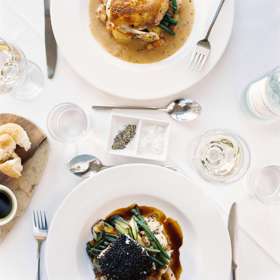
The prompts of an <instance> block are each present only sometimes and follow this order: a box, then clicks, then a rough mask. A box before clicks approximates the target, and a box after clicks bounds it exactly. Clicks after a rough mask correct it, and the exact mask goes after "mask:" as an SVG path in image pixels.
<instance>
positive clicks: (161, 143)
mask: <svg viewBox="0 0 280 280" xmlns="http://www.w3.org/2000/svg"><path fill="white" fill-rule="evenodd" d="M129 124H132V125H136V134H135V136H134V138H133V139H132V140H131V141H130V143H129V144H128V145H127V146H126V148H125V149H119V150H113V149H112V144H113V142H114V138H115V137H116V135H117V134H118V133H119V132H120V131H121V130H123V129H124V128H125V127H126V126H127V125H129ZM169 134H170V123H169V122H166V121H159V120H155V119H151V118H143V117H134V116H133V117H132V116H129V115H126V114H119V113H112V116H111V125H110V130H109V136H108V144H107V152H108V153H110V154H112V155H119V156H127V157H134V158H142V159H150V160H157V161H165V160H166V158H167V152H168V144H169Z"/></svg>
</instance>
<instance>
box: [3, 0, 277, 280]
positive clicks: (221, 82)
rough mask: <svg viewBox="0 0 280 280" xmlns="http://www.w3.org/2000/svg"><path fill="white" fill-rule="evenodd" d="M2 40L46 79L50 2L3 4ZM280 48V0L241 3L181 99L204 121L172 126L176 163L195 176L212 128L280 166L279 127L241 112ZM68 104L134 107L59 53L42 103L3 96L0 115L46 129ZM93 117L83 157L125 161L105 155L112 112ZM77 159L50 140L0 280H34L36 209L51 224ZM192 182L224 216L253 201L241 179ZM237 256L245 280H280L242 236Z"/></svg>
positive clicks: (8, 243) (257, 158)
mask: <svg viewBox="0 0 280 280" xmlns="http://www.w3.org/2000/svg"><path fill="white" fill-rule="evenodd" d="M208 1H211V0H208ZM70 2H71V1H70ZM70 2H69V3H70ZM65 12H67V8H66V9H65ZM70 32H71V31H70ZM0 36H3V37H4V38H6V39H11V40H15V41H16V42H17V44H18V45H19V46H21V47H22V48H23V50H24V51H25V52H26V54H27V56H28V57H29V58H30V59H31V60H34V61H35V62H36V63H38V64H39V65H40V66H41V67H42V69H43V70H44V72H45V73H46V66H45V52H44V33H43V1H36V0H25V1H22V0H13V1H9V0H0ZM279 50H280V4H279V1H278V0H266V1H264V0H246V1H242V0H236V17H235V24H234V30H233V35H232V38H231V41H230V44H229V47H228V49H227V50H226V52H225V54H224V56H223V58H222V59H221V61H220V62H219V64H218V65H217V67H216V68H215V69H214V70H213V71H212V72H211V73H210V75H208V76H207V77H206V78H205V79H204V80H203V81H201V82H200V83H199V84H198V85H196V86H194V87H193V88H191V89H189V90H188V91H185V92H183V93H181V94H180V96H189V97H191V98H193V99H196V100H197V101H199V102H200V103H201V105H202V107H203V115H202V116H201V118H200V119H199V120H198V121H196V122H193V123H191V124H176V123H173V124H172V125H173V129H172V133H173V134H172V136H173V137H171V144H170V151H169V160H170V161H171V162H176V163H177V164H178V165H179V166H181V167H182V168H184V169H186V170H189V169H190V167H189V160H188V156H187V155H188V146H189V143H190V141H191V140H192V139H193V138H194V137H195V136H197V135H199V134H201V133H202V132H204V131H205V130H207V129H211V128H227V129H232V130H234V131H236V132H237V133H239V134H240V135H242V136H243V137H244V138H245V139H246V140H247V142H248V143H249V145H250V149H251V152H252V167H256V166H261V165H266V164H280V156H279V139H280V130H279V122H274V123H264V122H261V121H258V120H256V119H254V118H252V117H250V115H248V114H247V113H246V112H245V111H243V107H242V106H241V104H242V93H243V90H244V87H245V86H246V84H247V83H248V82H250V81H251V80H253V79H255V78H256V77H258V76H259V75H262V74H263V73H265V72H266V71H268V70H270V69H272V68H273V67H275V66H276V65H277V64H278V65H279V64H280V51H279ZM64 101H71V102H75V103H77V104H79V105H81V106H82V107H83V108H85V110H88V111H89V112H90V104H120V105H121V104H122V105H123V104H134V103H133V102H131V101H124V100H120V99H116V98H113V97H110V96H107V95H104V94H102V93H100V92H98V91H97V90H96V89H94V88H93V87H91V86H90V85H88V84H87V83H86V82H84V81H83V80H82V79H81V78H79V77H78V76H77V75H76V73H75V72H74V71H73V70H72V69H71V68H70V67H69V65H68V64H67V62H66V61H65V60H64V58H63V56H62V54H61V53H59V59H58V65H57V72H56V75H55V78H54V79H53V80H52V81H49V80H46V84H45V88H44V90H43V92H42V94H41V96H40V97H39V98H38V99H36V100H34V101H32V102H26V103H24V102H20V101H17V100H15V99H13V98H11V97H10V96H1V97H0V112H10V113H17V114H19V115H22V116H25V117H27V118H29V119H31V120H33V121H34V122H36V123H37V124H38V125H39V126H41V127H42V128H43V129H46V117H47V114H48V112H49V110H50V109H51V108H52V107H53V106H54V105H55V104H57V103H59V102H64ZM167 101H168V100H158V101H155V102H153V104H152V105H164V104H166V102H167ZM143 104H145V102H143ZM91 116H92V120H93V129H92V134H91V135H90V137H88V138H87V139H85V140H84V143H81V144H80V148H79V149H80V151H81V152H92V153H94V154H96V155H98V156H99V157H100V158H101V159H102V160H103V161H104V162H105V163H110V164H112V163H121V162H125V161H126V160H125V159H123V158H117V157H109V156H108V155H107V154H106V153H105V145H106V144H105V143H106V139H105V135H106V134H105V133H106V129H107V127H108V114H105V113H98V114H97V113H95V114H91ZM160 117H162V118H166V116H160ZM50 140H51V139H50ZM70 153H71V151H68V150H67V149H65V147H64V146H62V145H60V144H58V143H56V142H52V141H51V153H50V159H49V164H48V167H47V170H46V172H45V175H44V178H43V180H42V182H41V184H40V185H39V187H38V189H37V191H36V193H35V196H34V199H33V201H32V203H31V206H30V208H29V209H28V211H27V212H26V214H25V215H24V217H23V218H22V219H21V220H20V222H19V223H18V224H17V226H16V228H15V229H14V230H13V231H12V232H11V233H10V235H9V236H8V238H7V239H6V240H5V242H4V243H3V244H2V245H1V247H0V278H1V279H5V280H19V279H24V280H30V279H34V276H35V252H36V251H35V242H34V240H33V236H32V223H31V211H32V209H33V208H44V209H47V211H48V216H49V219H51V218H52V216H53V214H54V212H55V211H56V209H57V207H58V206H59V204H60V203H61V201H62V200H63V198H64V197H65V196H66V195H67V194H68V193H69V192H70V191H71V190H72V189H73V188H74V187H75V186H76V185H77V183H78V182H79V179H77V178H74V177H73V176H72V175H71V174H69V173H68V171H67V170H66V168H65V162H66V159H67V158H69V156H70ZM189 176H191V177H193V180H194V181H197V182H199V184H200V185H201V187H202V188H203V189H204V190H205V191H207V192H208V193H209V195H210V196H211V197H212V198H213V199H215V200H216V201H217V202H218V203H219V205H220V206H221V209H224V212H226V211H227V210H228V208H229V206H230V204H231V203H232V202H233V201H235V200H239V199H242V198H244V197H245V196H246V191H245V187H244V182H242V181H241V182H238V183H236V184H234V185H229V186H215V185H210V184H207V183H204V182H202V181H201V180H200V179H199V178H198V176H197V175H195V174H193V173H191V174H189ZM279 214H280V213H278V218H279ZM275 218H277V213H276V215H275ZM279 242H280V237H279ZM238 255H239V257H238V263H239V278H238V279H239V280H263V279H267V280H279V279H280V265H279V264H277V263H276V262H275V261H274V260H273V259H272V258H270V257H269V255H267V254H266V253H265V252H264V251H263V250H262V249H261V248H260V247H259V246H258V245H257V243H256V242H255V241H254V240H252V239H251V238H250V237H249V235H248V234H247V233H246V232H244V231H242V230H240V232H239V242H238ZM58 261H59V255H58ZM43 276H44V277H43V279H47V277H46V274H45V271H43ZM65 278H67V276H65ZM213 280H215V279H213Z"/></svg>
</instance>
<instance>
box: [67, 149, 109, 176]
mask: <svg viewBox="0 0 280 280" xmlns="http://www.w3.org/2000/svg"><path fill="white" fill-rule="evenodd" d="M108 167H110V166H105V165H103V163H102V162H101V161H100V160H99V159H98V158H97V157H95V156H93V155H88V154H82V155H78V156H75V157H74V158H73V159H71V160H70V162H69V163H68V169H69V170H70V172H72V173H73V174H74V175H76V176H79V177H89V176H90V175H92V174H95V173H97V172H99V171H101V170H102V169H105V168H108Z"/></svg>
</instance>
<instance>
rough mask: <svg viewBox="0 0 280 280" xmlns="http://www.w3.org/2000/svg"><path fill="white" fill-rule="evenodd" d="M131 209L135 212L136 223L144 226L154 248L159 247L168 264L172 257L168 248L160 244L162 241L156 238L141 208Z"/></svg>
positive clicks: (141, 226)
mask: <svg viewBox="0 0 280 280" xmlns="http://www.w3.org/2000/svg"><path fill="white" fill-rule="evenodd" d="M131 211H132V213H133V214H134V219H135V221H136V223H137V224H138V226H139V227H140V228H142V229H143V230H144V231H145V233H146V235H147V237H148V238H149V240H150V242H151V244H152V245H153V247H154V249H157V250H159V251H160V256H161V259H162V260H163V261H164V264H166V263H167V262H168V260H169V259H170V256H169V255H168V254H167V252H166V250H165V249H164V248H163V247H162V245H161V244H160V242H159V241H158V239H157V238H156V236H155V235H154V233H153V232H152V231H151V230H150V228H149V226H148V224H147V223H146V221H145V220H144V218H143V217H142V215H141V214H140V211H139V209H137V208H134V209H132V210H131Z"/></svg>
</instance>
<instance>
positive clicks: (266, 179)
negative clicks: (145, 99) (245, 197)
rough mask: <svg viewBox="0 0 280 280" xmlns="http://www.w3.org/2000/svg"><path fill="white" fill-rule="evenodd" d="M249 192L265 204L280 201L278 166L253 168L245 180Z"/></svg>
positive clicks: (279, 168) (279, 173)
mask: <svg viewBox="0 0 280 280" xmlns="http://www.w3.org/2000/svg"><path fill="white" fill-rule="evenodd" d="M247 189H248V191H249V194H250V195H252V196H254V197H256V198H257V199H258V200H259V201H261V202H262V203H265V204H274V203H280V166H276V165H270V166H265V167H263V168H258V169H255V170H254V171H253V172H252V173H251V174H250V175H249V176H248V180H247Z"/></svg>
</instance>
